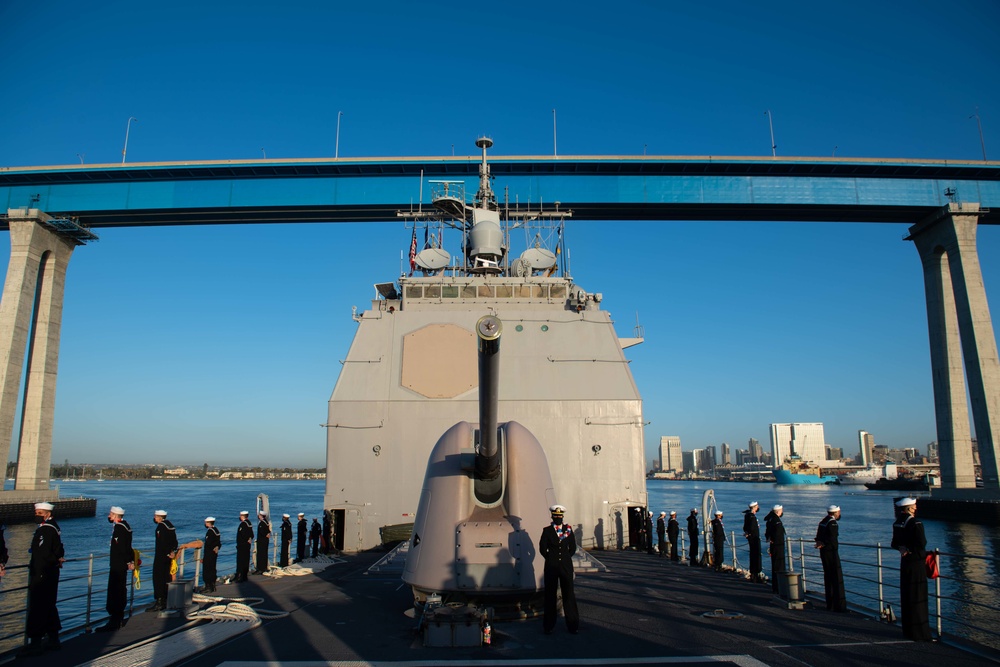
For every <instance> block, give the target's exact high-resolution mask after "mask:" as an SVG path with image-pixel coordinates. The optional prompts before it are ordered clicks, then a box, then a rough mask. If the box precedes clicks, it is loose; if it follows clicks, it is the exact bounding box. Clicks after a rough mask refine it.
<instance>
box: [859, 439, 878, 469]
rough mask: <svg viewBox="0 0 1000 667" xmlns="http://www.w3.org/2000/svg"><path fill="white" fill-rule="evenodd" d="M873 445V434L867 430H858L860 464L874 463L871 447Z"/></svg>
mask: <svg viewBox="0 0 1000 667" xmlns="http://www.w3.org/2000/svg"><path fill="white" fill-rule="evenodd" d="M874 447H875V436H873V435H872V434H871V433H869V432H868V431H858V449H859V450H860V451H861V465H863V466H868V465H871V464H872V463H874V459H872V449H873V448H874Z"/></svg>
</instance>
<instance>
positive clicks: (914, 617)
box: [892, 498, 934, 642]
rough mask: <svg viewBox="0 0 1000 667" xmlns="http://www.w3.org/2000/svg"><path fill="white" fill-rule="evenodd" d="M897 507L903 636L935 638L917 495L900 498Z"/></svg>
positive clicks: (895, 535) (894, 539) (924, 639)
mask: <svg viewBox="0 0 1000 667" xmlns="http://www.w3.org/2000/svg"><path fill="white" fill-rule="evenodd" d="M896 509H897V511H898V513H899V518H897V519H896V522H895V523H894V524H892V548H893V549H897V550H898V551H899V612H900V614H899V615H900V625H901V626H902V627H903V636H904V637H906V638H907V639H912V640H913V641H915V642H929V641H933V640H934V638H933V637H932V636H931V627H930V623H929V622H928V616H927V569H926V564H925V559H926V557H927V538H926V537H924V524H922V523H921V522H920V521H919V520H918V519H917V518H916V514H917V500H916V498H903V499H901V500H899V501H897V502H896Z"/></svg>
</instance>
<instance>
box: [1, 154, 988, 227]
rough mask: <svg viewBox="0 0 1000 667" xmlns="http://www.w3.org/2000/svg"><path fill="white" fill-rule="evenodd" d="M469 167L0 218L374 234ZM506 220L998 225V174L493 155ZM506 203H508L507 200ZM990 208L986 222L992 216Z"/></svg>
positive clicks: (60, 172) (46, 202) (308, 174)
mask: <svg viewBox="0 0 1000 667" xmlns="http://www.w3.org/2000/svg"><path fill="white" fill-rule="evenodd" d="M478 164H479V157H477V156H469V157H413V158H403V157H391V158H363V159H308V160H255V161H248V160H225V161H218V162H185V163H179V162H157V163H142V164H127V165H69V166H57V167H22V168H18V167H5V168H0V208H2V209H12V208H25V207H26V208H37V209H39V210H42V211H46V212H48V213H50V214H52V215H56V216H74V217H76V218H78V219H79V220H80V222H81V223H83V224H85V225H87V226H89V227H92V228H100V227H116V226H132V225H136V226H138V225H190V224H219V223H239V224H245V223H252V222H271V223H275V222H376V221H386V220H395V219H396V211H397V210H399V209H405V208H408V207H409V206H411V205H412V206H418V205H419V204H420V201H419V199H420V196H421V192H422V193H423V196H424V199H425V201H424V204H427V203H429V201H430V200H429V195H430V192H429V188H427V187H424V188H422V189H421V186H420V178H421V174H423V176H424V177H425V178H428V179H439V180H440V179H449V180H469V181H470V182H472V183H475V182H476V179H478V171H477V170H478ZM490 168H491V170H492V173H493V174H494V176H497V177H499V178H500V179H501V182H502V184H503V186H504V188H506V189H507V190H508V191H509V192H510V193H512V194H511V195H510V199H509V201H508V204H509V205H510V206H511V207H512V208H513V207H516V206H518V205H521V206H525V205H527V204H528V203H530V204H532V205H536V206H537V205H538V204H540V203H541V204H543V205H545V206H550V205H552V206H554V205H555V202H559V203H560V206H561V207H562V208H563V209H564V210H565V209H572V210H573V218H574V219H575V220H656V221H666V220H749V221H753V220H760V221H824V222H897V223H900V222H901V223H909V224H912V223H914V222H916V221H918V220H921V219H922V218H924V217H925V216H927V215H928V214H929V213H930V212H931V211H932V210H934V209H937V208H940V207H941V206H945V205H947V204H949V203H951V202H962V201H964V202H977V203H979V204H980V205H981V207H982V208H983V209H988V211H985V212H983V213H982V214H981V216H980V222H982V223H993V224H996V223H998V222H1000V162H960V161H950V160H884V159H847V158H781V159H777V158H741V157H715V156H707V157H653V156H649V157H647V156H580V157H558V158H556V157H497V158H491V160H490ZM515 195H516V196H515ZM994 210H995V212H994Z"/></svg>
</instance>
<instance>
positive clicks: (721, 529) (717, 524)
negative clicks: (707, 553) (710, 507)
mask: <svg viewBox="0 0 1000 667" xmlns="http://www.w3.org/2000/svg"><path fill="white" fill-rule="evenodd" d="M725 545H726V527H725V526H724V525H722V510H715V518H714V519H712V567H714V568H715V571H716V572H719V571H721V570H722V549H723V547H724V546H725Z"/></svg>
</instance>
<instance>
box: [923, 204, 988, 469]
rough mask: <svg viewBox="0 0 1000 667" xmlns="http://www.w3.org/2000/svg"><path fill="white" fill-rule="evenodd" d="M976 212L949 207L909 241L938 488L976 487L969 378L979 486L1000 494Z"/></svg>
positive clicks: (975, 206)
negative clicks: (917, 284)
mask: <svg viewBox="0 0 1000 667" xmlns="http://www.w3.org/2000/svg"><path fill="white" fill-rule="evenodd" d="M981 213H982V211H981V210H980V206H979V204H976V203H951V204H948V205H947V206H945V207H943V208H942V209H940V210H939V211H937V212H936V213H935V214H933V215H931V216H929V217H927V218H925V219H924V220H922V221H921V222H919V223H917V224H916V225H913V226H912V227H910V230H909V236H907V239H908V240H911V241H913V243H914V245H915V246H916V248H917V251H918V252H919V253H920V259H921V261H922V263H923V267H924V289H925V293H926V298H927V326H928V330H929V337H930V348H931V373H932V376H933V381H934V410H935V416H936V419H937V436H938V451H939V455H940V461H941V486H942V487H943V488H950V489H961V488H975V486H976V477H975V471H974V468H973V453H972V433H971V431H970V428H969V408H968V403H967V401H966V380H967V381H968V395H969V397H970V398H971V401H972V419H973V423H974V424H975V427H976V439H977V441H978V445H979V447H978V449H979V459H980V464H981V466H982V475H983V485H984V486H985V487H986V488H991V489H998V488H1000V471H998V468H997V465H998V461H1000V452H998V446H1000V360H998V357H997V342H996V337H995V336H994V333H993V323H992V320H991V319H990V309H989V305H988V303H987V301H986V288H985V287H984V285H983V275H982V271H981V270H980V266H979V255H978V253H977V251H976V227H977V225H978V223H979V216H980V215H981ZM963 360H964V362H965V363H964V372H963Z"/></svg>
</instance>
